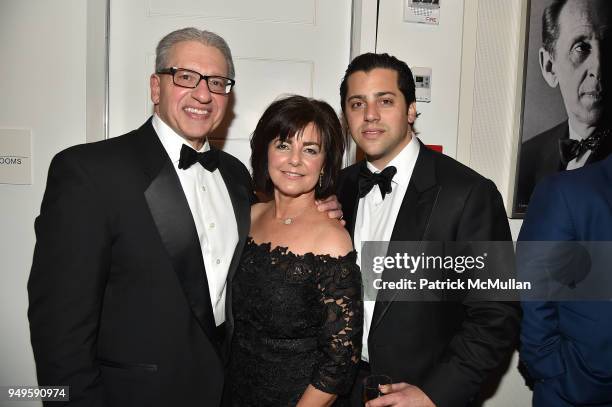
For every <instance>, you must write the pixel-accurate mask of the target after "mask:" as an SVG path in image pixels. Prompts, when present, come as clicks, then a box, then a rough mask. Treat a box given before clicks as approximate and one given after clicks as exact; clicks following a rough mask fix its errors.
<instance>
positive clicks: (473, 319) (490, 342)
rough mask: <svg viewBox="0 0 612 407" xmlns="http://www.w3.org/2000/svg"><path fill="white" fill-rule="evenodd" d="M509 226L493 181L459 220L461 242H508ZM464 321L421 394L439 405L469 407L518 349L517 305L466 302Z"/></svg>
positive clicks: (473, 196) (481, 187)
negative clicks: (488, 381) (468, 404)
mask: <svg viewBox="0 0 612 407" xmlns="http://www.w3.org/2000/svg"><path fill="white" fill-rule="evenodd" d="M511 239H512V237H511V234H510V228H509V226H508V220H507V218H506V213H505V211H504V206H503V202H502V199H501V196H500V194H499V192H498V191H497V189H496V188H495V185H494V184H493V183H492V182H491V181H489V180H483V181H481V182H478V183H477V184H476V185H475V186H474V187H473V189H472V191H471V192H470V194H469V197H468V199H467V201H466V204H465V207H464V210H463V212H462V215H461V219H460V221H459V227H458V230H457V237H456V240H457V241H509V240H511ZM463 306H464V308H465V315H466V317H465V320H464V321H463V324H462V326H461V329H460V331H458V332H457V334H456V335H455V336H454V337H453V339H452V340H451V342H450V344H449V346H448V349H447V351H446V354H445V356H444V359H443V362H441V363H439V364H438V365H437V366H435V367H434V368H433V369H432V371H431V373H430V374H429V376H428V377H427V378H426V380H425V382H424V385H423V386H422V390H423V391H424V392H425V393H426V394H427V395H428V396H429V397H430V398H431V399H432V401H433V402H434V403H435V404H436V405H437V407H447V406H449V407H450V406H452V407H456V406H465V405H466V404H467V403H468V402H469V401H470V399H471V398H472V397H474V395H475V394H478V391H479V390H480V386H481V385H482V382H483V381H484V379H485V378H486V376H487V375H488V374H489V373H490V372H491V371H492V370H493V369H495V368H496V367H497V366H498V365H499V364H500V363H501V362H502V361H503V360H504V359H505V358H506V357H509V356H510V355H511V354H512V352H513V351H514V349H515V347H516V342H517V338H518V328H519V323H520V308H519V306H518V303H503V302H492V301H486V302H485V301H473V300H472V301H470V295H469V294H468V295H467V297H466V299H465V300H464V301H463Z"/></svg>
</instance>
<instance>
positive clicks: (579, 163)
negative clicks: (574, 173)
mask: <svg viewBox="0 0 612 407" xmlns="http://www.w3.org/2000/svg"><path fill="white" fill-rule="evenodd" d="M567 126H568V127H569V138H570V139H572V140H576V141H582V140H583V139H585V138H586V136H581V135H579V134H578V133H577V132H576V131H575V130H574V129H573V128H572V123H571V122H570V121H569V120H568V121H567ZM591 153H593V151H591V150H587V151H586V152H585V153H584V154H583V155H582V156H581V157H580V158H574V159H573V160H571V161H570V162H568V163H567V168H566V170H575V169H576V168H580V167H584V164H586V162H587V160H588V159H589V157H590V156H591Z"/></svg>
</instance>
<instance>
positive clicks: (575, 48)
mask: <svg viewBox="0 0 612 407" xmlns="http://www.w3.org/2000/svg"><path fill="white" fill-rule="evenodd" d="M611 17H612V4H611V2H610V1H608V0H552V2H551V3H550V4H549V5H548V7H546V9H545V10H544V14H543V16H542V47H541V48H540V50H539V63H540V68H541V72H542V76H543V77H544V80H545V81H546V83H547V84H548V85H549V86H550V87H552V88H556V87H558V88H559V90H560V92H561V97H562V99H563V104H564V106H565V111H566V113H567V120H564V121H563V122H561V123H559V124H557V125H556V126H554V127H553V128H551V129H549V130H547V131H544V132H543V133H540V134H538V135H536V136H535V137H533V138H531V139H529V140H527V141H525V142H524V143H523V145H522V147H521V155H520V166H519V181H518V187H517V198H516V199H517V204H516V207H517V209H518V210H519V211H520V212H524V210H525V209H526V207H527V204H528V202H529V198H530V196H531V193H532V191H533V189H534V187H535V185H536V184H537V183H538V182H539V181H540V180H541V179H542V178H544V177H545V176H547V175H551V174H553V173H555V172H558V171H561V170H571V169H576V168H580V167H582V166H584V165H586V164H589V163H592V162H596V161H600V160H602V159H604V158H606V157H607V156H608V155H609V154H610V152H612V115H611V114H610V107H609V106H608V104H607V100H606V97H607V96H608V95H607V92H609V91H610V89H609V87H610V84H609V83H608V82H609V81H610V79H611V78H610V72H611V71H610V58H611V54H612V50H611V49H610V47H612V41H611V39H610V36H611V33H610V31H611V30H612V28H611V26H610V24H611V23H612V19H611Z"/></svg>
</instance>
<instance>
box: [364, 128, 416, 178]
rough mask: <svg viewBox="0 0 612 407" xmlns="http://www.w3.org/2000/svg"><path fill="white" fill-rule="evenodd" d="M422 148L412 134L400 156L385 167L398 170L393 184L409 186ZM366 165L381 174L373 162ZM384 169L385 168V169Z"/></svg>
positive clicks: (367, 162)
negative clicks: (392, 167)
mask: <svg viewBox="0 0 612 407" xmlns="http://www.w3.org/2000/svg"><path fill="white" fill-rule="evenodd" d="M420 148H421V144H420V143H419V141H418V139H417V137H416V135H415V134H414V133H412V139H411V140H410V142H409V143H408V144H406V146H405V147H404V148H403V149H402V151H400V152H399V154H398V155H396V156H395V157H393V159H392V160H391V161H389V164H387V165H386V166H385V168H387V167H390V166H394V167H395V168H396V169H397V172H396V173H395V175H394V176H393V180H392V182H394V183H396V184H404V185H408V183H409V182H410V177H411V176H412V169H413V168H414V165H415V164H416V160H417V157H418V155H419V150H420ZM366 165H367V166H368V169H369V170H370V171H372V172H373V173H377V172H380V171H382V170H379V169H378V168H376V167H375V166H374V165H373V164H372V163H371V162H369V161H366ZM383 169H384V168H383Z"/></svg>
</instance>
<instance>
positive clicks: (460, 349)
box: [338, 53, 520, 407]
mask: <svg viewBox="0 0 612 407" xmlns="http://www.w3.org/2000/svg"><path fill="white" fill-rule="evenodd" d="M340 100H341V104H342V110H343V113H344V117H345V119H346V121H347V124H348V127H349V130H350V132H351V136H352V137H353V140H354V141H355V143H357V145H358V146H359V148H361V150H363V151H364V153H365V156H366V159H365V160H364V161H361V162H358V163H356V164H354V165H352V166H350V167H348V168H346V169H344V170H343V172H342V174H341V177H340V181H339V189H338V198H339V200H340V202H341V203H342V208H343V212H344V217H345V219H346V223H347V228H348V230H349V232H350V233H351V235H352V237H353V240H354V245H355V248H356V249H357V250H358V251H360V250H361V248H362V243H364V242H366V241H387V242H388V241H413V242H415V241H447V242H448V241H509V240H511V235H510V229H509V227H508V221H507V218H506V214H505V211H504V206H503V202H502V199H501V196H500V194H499V192H498V191H497V189H496V187H495V185H494V184H493V183H492V182H491V181H490V180H487V179H485V178H484V177H482V176H481V175H479V174H477V173H476V172H474V171H472V170H471V169H469V168H467V167H465V166H464V165H462V164H460V163H458V162H457V161H455V160H453V159H452V158H449V157H447V156H445V155H443V154H441V153H437V152H434V151H432V150H430V149H428V148H427V147H426V146H425V145H424V144H423V143H421V141H420V140H419V139H418V138H417V137H416V136H415V134H414V131H413V125H414V122H415V120H416V117H417V110H416V98H415V83H414V79H413V76H412V72H411V71H410V69H409V68H408V66H407V65H406V63H404V62H402V61H400V60H398V59H397V58H395V57H393V56H389V55H387V54H372V53H369V54H363V55H360V56H358V57H356V58H355V59H354V60H353V61H352V62H351V63H350V64H349V66H348V68H347V70H346V73H345V75H344V79H343V80H342V84H341V85H340ZM364 272H367V271H364ZM519 313H520V311H519V309H518V306H517V304H512V303H502V302H495V301H488V302H483V301H474V300H473V299H472V298H471V297H470V294H469V293H468V294H467V295H466V296H465V297H464V300H463V301H460V302H442V301H439V302H406V301H391V302H382V301H364V316H365V320H364V338H363V352H362V362H361V365H360V366H361V369H360V377H361V378H362V377H364V376H367V375H369V374H384V375H388V376H389V377H391V378H392V380H393V382H394V384H393V385H392V386H391V388H386V389H385V390H384V391H385V392H386V393H388V394H386V395H385V396H383V397H379V398H377V399H375V400H372V401H370V402H368V404H367V405H368V406H438V407H447V406H448V407H450V406H452V407H457V406H466V405H468V404H469V403H470V401H471V400H473V399H474V398H475V397H476V396H477V395H478V393H479V390H480V387H481V385H482V383H483V382H484V380H485V379H486V378H487V377H488V376H489V374H490V373H491V372H492V371H493V370H494V369H495V368H496V367H498V366H499V365H500V363H502V362H503V361H504V360H505V359H506V358H507V357H509V355H510V354H511V353H512V352H513V349H514V347H515V344H516V339H517V337H518V324H519ZM361 397H362V395H361V381H360V379H358V380H357V382H356V386H355V389H354V391H353V395H352V399H351V403H352V405H354V406H359V405H361V404H359V403H360V402H361Z"/></svg>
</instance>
